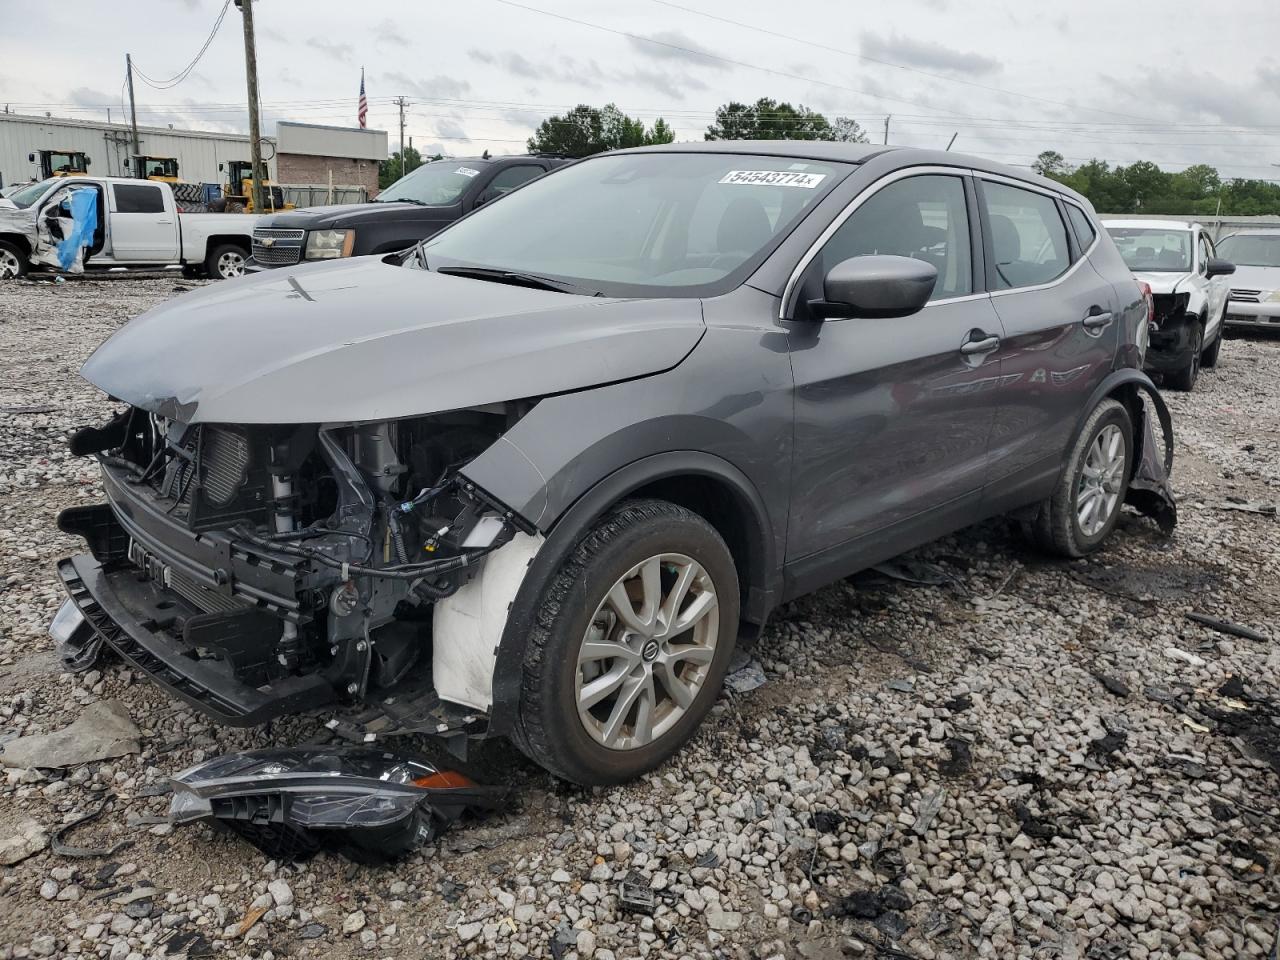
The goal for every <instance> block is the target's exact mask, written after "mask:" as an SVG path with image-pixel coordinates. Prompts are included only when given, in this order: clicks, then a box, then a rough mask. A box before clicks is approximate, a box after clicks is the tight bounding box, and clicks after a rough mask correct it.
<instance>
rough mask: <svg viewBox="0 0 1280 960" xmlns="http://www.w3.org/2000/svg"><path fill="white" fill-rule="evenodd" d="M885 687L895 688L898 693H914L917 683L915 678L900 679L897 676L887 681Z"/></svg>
mask: <svg viewBox="0 0 1280 960" xmlns="http://www.w3.org/2000/svg"><path fill="white" fill-rule="evenodd" d="M885 688H886V689H888V690H893V691H895V692H896V693H912V692H913V691H914V690H915V688H916V685H915V681H913V680H899V679H897V678H895V679H893V680H888V681H886V682H885Z"/></svg>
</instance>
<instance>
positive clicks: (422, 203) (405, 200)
mask: <svg viewBox="0 0 1280 960" xmlns="http://www.w3.org/2000/svg"><path fill="white" fill-rule="evenodd" d="M369 202H370V203H413V204H417V205H418V206H419V207H426V206H430V204H428V203H427V202H426V201H425V200H415V199H414V198H413V197H392V198H391V199H390V200H383V199H382V198H381V197H374V198H373V199H372V200H370V201H369Z"/></svg>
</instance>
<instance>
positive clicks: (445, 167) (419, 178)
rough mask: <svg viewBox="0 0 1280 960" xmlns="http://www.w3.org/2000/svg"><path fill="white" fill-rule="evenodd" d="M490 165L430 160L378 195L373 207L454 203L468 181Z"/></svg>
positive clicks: (474, 161)
mask: <svg viewBox="0 0 1280 960" xmlns="http://www.w3.org/2000/svg"><path fill="white" fill-rule="evenodd" d="M488 165H489V164H488V162H487V161H484V160H432V161H431V162H430V163H424V164H423V165H422V166H420V167H419V168H418V169H417V170H414V171H413V172H412V173H409V174H408V175H407V176H404V177H401V178H400V179H399V180H397V181H396V182H395V183H393V184H392V185H391V186H389V187H387V189H385V190H383V191H382V192H381V193H379V194H378V197H377V199H376V200H375V202H376V203H391V202H392V201H395V200H409V201H412V202H414V203H425V204H426V205H427V206H429V207H444V206H448V205H449V204H451V203H457V202H458V198H459V197H461V196H462V194H463V193H465V192H466V189H467V187H469V186H470V185H471V181H472V180H474V179H475V178H476V177H477V176H479V175H480V171H481V170H483V169H484V168H485V167H487V166H488Z"/></svg>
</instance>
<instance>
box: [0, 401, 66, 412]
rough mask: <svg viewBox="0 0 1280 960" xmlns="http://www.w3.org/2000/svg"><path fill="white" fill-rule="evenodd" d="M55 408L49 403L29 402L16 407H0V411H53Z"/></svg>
mask: <svg viewBox="0 0 1280 960" xmlns="http://www.w3.org/2000/svg"><path fill="white" fill-rule="evenodd" d="M57 409H58V408H57V407H55V406H54V405H53V404H51V403H29V404H26V405H19V406H16V407H0V413H53V411H55V410H57Z"/></svg>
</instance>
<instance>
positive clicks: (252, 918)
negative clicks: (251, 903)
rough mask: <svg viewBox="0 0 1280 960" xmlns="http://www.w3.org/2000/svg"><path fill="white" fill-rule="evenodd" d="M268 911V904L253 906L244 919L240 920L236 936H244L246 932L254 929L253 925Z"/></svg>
mask: <svg viewBox="0 0 1280 960" xmlns="http://www.w3.org/2000/svg"><path fill="white" fill-rule="evenodd" d="M266 912H267V906H266V904H263V905H262V906H260V907H253V908H252V909H250V910H249V912H248V913H246V914H245V915H244V919H243V920H241V921H240V925H239V926H238V927H236V936H237V937H243V936H244V935H245V934H246V933H248V932H249V931H250V930H252V929H253V925H254V924H255V923H257V922H258V921H259V920H261V919H262V918H263V917H264V916H265V915H266Z"/></svg>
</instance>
